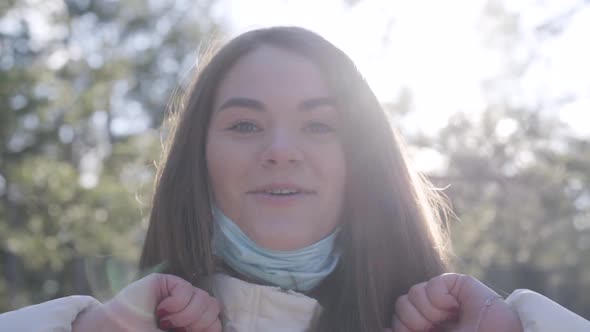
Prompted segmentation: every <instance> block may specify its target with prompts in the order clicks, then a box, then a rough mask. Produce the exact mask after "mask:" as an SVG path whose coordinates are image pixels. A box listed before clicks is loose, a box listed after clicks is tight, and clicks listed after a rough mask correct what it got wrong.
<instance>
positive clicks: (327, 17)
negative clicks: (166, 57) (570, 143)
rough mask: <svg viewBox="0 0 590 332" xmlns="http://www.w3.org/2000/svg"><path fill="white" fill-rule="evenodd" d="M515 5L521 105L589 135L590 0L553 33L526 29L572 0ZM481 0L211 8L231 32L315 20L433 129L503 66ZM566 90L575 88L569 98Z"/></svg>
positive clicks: (464, 107)
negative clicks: (531, 53) (527, 62)
mask: <svg viewBox="0 0 590 332" xmlns="http://www.w3.org/2000/svg"><path fill="white" fill-rule="evenodd" d="M504 3H505V4H506V6H507V10H509V11H511V12H514V13H518V14H519V15H520V19H519V26H518V28H519V29H520V31H521V32H522V36H523V40H522V45H518V47H520V48H522V50H519V49H516V53H515V56H517V57H518V56H519V52H520V53H522V56H526V53H527V52H526V48H527V47H529V48H534V49H535V50H536V52H537V54H538V56H539V61H537V62H535V63H534V65H533V66H531V68H530V69H529V70H528V71H527V72H525V73H524V74H523V76H522V77H521V80H520V82H519V83H518V87H517V88H518V91H517V93H515V95H514V97H513V98H514V99H515V103H519V104H522V105H526V106H532V107H534V106H535V105H538V104H539V103H543V104H546V105H552V103H556V101H560V100H563V99H564V98H569V99H571V100H573V102H568V103H565V104H560V106H559V107H548V111H550V112H555V113H556V114H557V115H558V116H559V118H560V119H561V120H562V121H564V122H566V123H567V124H568V125H570V127H571V128H572V130H573V132H574V133H575V134H577V135H582V136H588V137H590V65H589V64H588V60H587V59H590V43H589V42H588V41H587V38H588V35H589V34H590V9H589V8H588V7H590V6H587V7H586V8H585V9H583V10H580V11H579V12H578V14H577V15H575V16H574V17H572V19H571V21H569V24H568V25H567V27H566V29H564V31H563V33H562V34H561V35H560V36H559V38H554V39H551V38H549V39H544V40H543V42H540V41H539V39H538V37H536V36H535V35H533V34H532V32H533V31H534V28H535V27H536V26H538V25H539V24H540V23H541V22H544V21H545V20H546V19H547V18H550V17H554V16H557V15H560V14H562V13H563V12H566V11H567V10H568V9H569V8H571V7H572V5H573V4H574V3H575V1H570V0H553V1H550V0H548V1H536V2H535V1H532V0H529V1H524V0H522V1H504ZM485 4H486V1H483V0H451V1H433V0H429V1H428V0H414V1H401V0H400V1H395V0H387V1H375V0H364V1H359V3H357V4H356V5H354V6H348V5H346V3H345V2H344V1H343V0H322V1H317V0H297V1H295V0H247V1H245V0H224V2H223V5H221V6H220V7H219V8H220V9H221V10H222V11H221V12H220V13H222V15H221V16H222V17H223V18H224V19H225V20H226V24H227V25H228V26H229V28H230V31H231V33H232V35H238V34H239V33H242V32H245V31H247V30H251V29H255V28H260V27H265V26H272V25H298V26H302V27H305V28H308V29H310V30H313V31H315V32H317V33H319V34H320V35H322V36H323V37H325V38H326V39H328V40H329V41H331V42H332V43H334V44H335V45H336V46H338V47H339V48H341V49H342V50H343V51H344V52H345V53H347V54H348V55H349V56H350V57H351V58H352V59H353V61H354V62H355V63H356V65H357V67H358V68H359V69H360V71H361V73H362V74H363V75H364V76H365V77H366V79H367V81H368V82H369V85H370V86H371V88H372V89H373V91H374V92H375V94H376V95H377V97H378V98H379V99H380V100H381V101H382V102H388V101H395V100H396V98H397V96H398V95H399V93H400V92H401V90H402V88H407V89H409V91H411V93H412V96H413V108H414V113H413V115H412V118H410V119H408V120H409V121H410V123H411V125H413V126H415V127H416V128H417V129H418V130H420V131H422V132H426V133H428V132H433V131H436V130H437V129H440V128H441V127H443V126H444V125H445V124H446V121H447V119H448V117H449V116H450V115H451V114H452V113H454V112H457V111H462V112H478V111H481V110H483V109H484V108H485V107H486V105H487V101H486V97H485V91H484V89H483V87H482V84H483V82H484V81H485V80H486V79H489V78H492V77H495V76H497V75H499V74H500V73H502V72H503V71H504V70H505V68H504V67H503V64H504V63H505V62H504V59H505V58H504V56H505V54H504V53H502V52H501V50H500V49H499V48H492V47H491V46H490V45H489V42H488V40H487V39H486V35H485V34H484V33H483V32H482V31H483V30H482V29H483V28H485V21H484V20H482V11H483V9H484V5H485ZM572 97H573V98H572Z"/></svg>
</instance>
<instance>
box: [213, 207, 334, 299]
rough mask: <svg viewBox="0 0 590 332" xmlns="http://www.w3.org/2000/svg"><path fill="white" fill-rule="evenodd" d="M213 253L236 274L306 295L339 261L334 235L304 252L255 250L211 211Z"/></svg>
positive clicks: (219, 214) (217, 212)
mask: <svg viewBox="0 0 590 332" xmlns="http://www.w3.org/2000/svg"><path fill="white" fill-rule="evenodd" d="M212 210H213V220H214V224H215V231H214V235H213V242H212V245H213V253H214V254H215V255H217V256H219V257H221V258H222V259H223V261H224V262H225V263H226V264H227V265H229V266H230V267H231V268H232V269H234V270H235V271H236V272H238V273H240V274H243V275H244V276H246V277H248V278H252V279H254V280H256V281H262V282H264V283H268V284H272V285H276V286H279V287H281V288H284V289H292V290H297V291H309V290H311V289H313V288H314V287H316V286H317V285H319V283H320V282H321V281H322V280H323V279H324V278H325V277H327V276H328V275H329V274H330V273H332V271H334V268H336V265H337V264H338V260H339V258H340V252H339V250H338V249H337V248H336V247H335V243H336V237H337V233H338V231H337V230H336V231H334V232H333V233H332V234H330V235H328V236H327V237H325V238H324V239H322V240H320V241H319V242H316V243H314V244H312V245H310V246H307V247H305V248H301V249H297V250H290V251H278V250H269V249H266V248H262V247H260V246H258V245H257V244H256V243H255V242H254V241H252V240H251V239H250V238H249V237H248V236H247V235H246V234H245V233H244V232H242V230H241V229H240V228H239V227H238V225H236V224H235V223H234V222H233V221H232V220H231V219H229V218H228V217H227V216H225V215H224V214H223V213H222V212H221V210H219V209H218V208H216V207H213V209H212Z"/></svg>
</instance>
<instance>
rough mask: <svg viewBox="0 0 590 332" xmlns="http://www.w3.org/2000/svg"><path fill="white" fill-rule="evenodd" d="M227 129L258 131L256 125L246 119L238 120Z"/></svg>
mask: <svg viewBox="0 0 590 332" xmlns="http://www.w3.org/2000/svg"><path fill="white" fill-rule="evenodd" d="M228 129H229V130H233V131H237V132H239V133H254V132H257V131H260V128H258V126H257V125H255V124H254V123H252V122H248V121H240V122H238V123H236V124H234V125H233V126H231V127H229V128H228Z"/></svg>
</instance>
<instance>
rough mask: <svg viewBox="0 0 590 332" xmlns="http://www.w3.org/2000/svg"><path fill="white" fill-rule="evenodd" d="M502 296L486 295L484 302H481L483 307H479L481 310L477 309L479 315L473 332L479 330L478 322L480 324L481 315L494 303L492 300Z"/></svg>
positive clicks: (499, 298)
mask: <svg viewBox="0 0 590 332" xmlns="http://www.w3.org/2000/svg"><path fill="white" fill-rule="evenodd" d="M501 299H502V297H501V296H500V295H497V294H496V295H492V296H490V297H488V298H487V299H486V300H485V301H484V303H483V307H481V310H480V311H479V317H478V318H477V324H476V325H475V330H474V332H479V324H481V321H482V319H483V315H484V313H485V311H486V309H487V308H489V307H491V306H492V305H493V304H494V301H496V300H501Z"/></svg>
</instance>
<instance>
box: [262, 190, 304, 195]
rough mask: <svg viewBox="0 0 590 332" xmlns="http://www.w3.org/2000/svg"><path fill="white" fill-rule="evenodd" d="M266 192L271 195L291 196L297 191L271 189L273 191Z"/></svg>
mask: <svg viewBox="0 0 590 332" xmlns="http://www.w3.org/2000/svg"><path fill="white" fill-rule="evenodd" d="M266 192H267V193H268V194H271V195H293V194H296V193H297V190H294V189H273V190H267V191H266Z"/></svg>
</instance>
